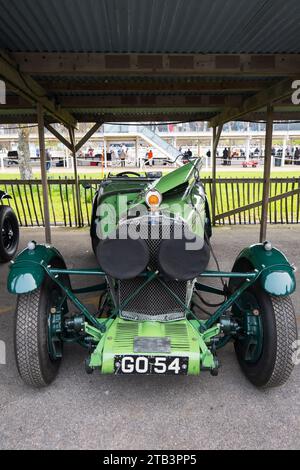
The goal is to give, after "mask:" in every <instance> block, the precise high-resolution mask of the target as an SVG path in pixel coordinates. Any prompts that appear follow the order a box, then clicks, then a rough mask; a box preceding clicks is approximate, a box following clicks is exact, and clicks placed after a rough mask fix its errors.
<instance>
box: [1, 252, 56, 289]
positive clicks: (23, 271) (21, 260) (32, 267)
mask: <svg viewBox="0 0 300 470" xmlns="http://www.w3.org/2000/svg"><path fill="white" fill-rule="evenodd" d="M57 258H60V259H63V258H62V255H61V254H60V253H59V251H58V250H57V249H56V248H54V247H53V246H50V245H36V247H35V249H34V250H28V249H27V248H26V249H25V250H23V251H21V253H19V255H18V256H17V257H16V259H15V261H13V262H12V263H11V264H10V271H9V274H8V280H7V288H8V290H9V292H10V293H12V294H25V293H28V292H32V291H34V290H35V289H37V288H38V287H40V286H41V284H42V282H43V280H44V279H45V276H46V273H45V269H44V268H43V266H42V265H41V263H45V264H46V265H49V264H51V261H52V260H53V259H57Z"/></svg>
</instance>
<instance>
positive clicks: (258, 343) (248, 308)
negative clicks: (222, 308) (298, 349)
mask: <svg viewBox="0 0 300 470" xmlns="http://www.w3.org/2000/svg"><path fill="white" fill-rule="evenodd" d="M248 269H249V266H248ZM233 316H234V317H235V319H236V320H237V322H238V323H239V325H240V328H241V329H240V332H239V333H238V335H237V338H236V340H235V352H236V355H237V359H238V362H239V364H240V367H241V369H242V371H243V372H244V374H245V375H246V377H247V378H248V380H250V382H251V383H253V384H254V385H256V386H257V387H265V388H267V387H276V386H279V385H283V384H284V383H285V382H286V381H287V380H288V378H289V377H290V375H291V373H292V370H293V367H294V363H293V354H294V351H295V345H296V340H297V324H296V316H295V311H294V307H293V303H292V300H291V298H290V297H289V296H286V297H275V296H272V295H270V294H268V293H267V292H266V291H264V290H263V289H262V287H261V286H260V285H259V283H256V284H255V285H253V286H251V287H250V288H249V289H247V291H245V292H244V293H243V294H242V296H241V298H239V299H238V301H237V303H236V304H235V305H234V307H233Z"/></svg>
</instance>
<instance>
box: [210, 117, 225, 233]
mask: <svg viewBox="0 0 300 470" xmlns="http://www.w3.org/2000/svg"><path fill="white" fill-rule="evenodd" d="M222 129H223V125H221V126H219V127H218V128H217V127H213V144H212V155H211V158H212V187H211V209H212V225H216V194H217V193H216V183H217V149H218V143H219V140H220V137H221V132H222Z"/></svg>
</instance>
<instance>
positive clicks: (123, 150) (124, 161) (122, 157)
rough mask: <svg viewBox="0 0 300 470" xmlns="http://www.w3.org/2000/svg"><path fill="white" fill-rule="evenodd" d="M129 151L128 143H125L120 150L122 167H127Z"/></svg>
mask: <svg viewBox="0 0 300 470" xmlns="http://www.w3.org/2000/svg"><path fill="white" fill-rule="evenodd" d="M127 151H128V149H127V147H126V145H123V146H122V149H121V152H120V160H121V167H122V168H125V164H126V156H127Z"/></svg>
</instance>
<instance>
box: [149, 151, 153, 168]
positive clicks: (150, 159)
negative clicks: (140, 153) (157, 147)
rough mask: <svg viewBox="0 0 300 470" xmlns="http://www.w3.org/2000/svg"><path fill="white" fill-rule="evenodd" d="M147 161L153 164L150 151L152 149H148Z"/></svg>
mask: <svg viewBox="0 0 300 470" xmlns="http://www.w3.org/2000/svg"><path fill="white" fill-rule="evenodd" d="M148 162H149V165H153V152H152V149H150V150H149V152H148Z"/></svg>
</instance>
